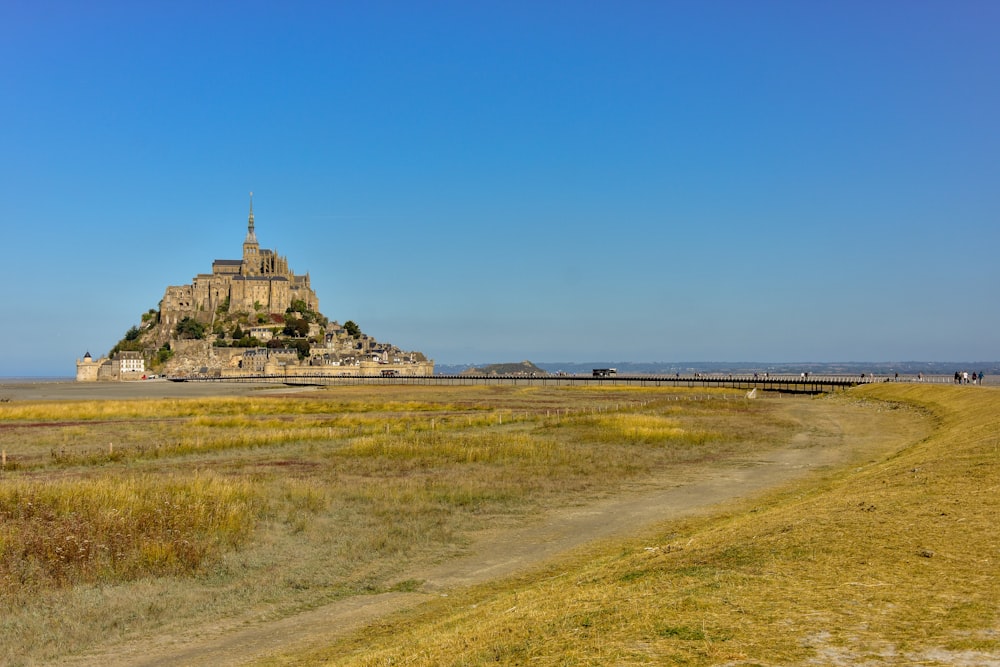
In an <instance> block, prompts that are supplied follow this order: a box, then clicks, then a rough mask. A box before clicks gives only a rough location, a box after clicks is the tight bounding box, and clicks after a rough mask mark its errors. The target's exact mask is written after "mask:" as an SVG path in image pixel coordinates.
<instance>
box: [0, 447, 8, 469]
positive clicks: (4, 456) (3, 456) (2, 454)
mask: <svg viewBox="0 0 1000 667" xmlns="http://www.w3.org/2000/svg"><path fill="white" fill-rule="evenodd" d="M0 461H2V462H3V463H2V465H3V467H4V468H6V467H7V450H6V449H5V450H3V452H0Z"/></svg>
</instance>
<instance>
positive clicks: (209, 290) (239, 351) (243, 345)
mask: <svg viewBox="0 0 1000 667" xmlns="http://www.w3.org/2000/svg"><path fill="white" fill-rule="evenodd" d="M147 368H148V369H151V372H154V373H157V374H160V373H162V374H165V375H167V376H171V377H215V378H220V379H221V378H228V377H231V378H234V379H235V378H240V377H248V376H260V375H266V376H268V377H275V378H280V377H303V376H310V377H328V376H345V375H347V376H352V375H354V376H356V375H376V376H382V377H394V376H415V375H432V374H433V373H434V362H433V361H428V360H427V359H426V358H425V357H424V355H423V354H421V353H420V352H404V351H402V350H400V349H399V348H397V347H396V346H394V345H390V344H388V343H380V342H378V341H377V340H375V339H374V338H372V337H371V336H368V335H366V334H363V333H362V332H361V331H360V329H359V328H358V327H357V325H356V324H354V323H353V322H347V323H346V324H345V325H344V326H341V325H340V324H338V323H337V322H330V321H329V320H327V318H325V317H323V316H322V314H320V312H319V299H318V298H317V296H316V292H314V291H313V289H312V286H311V284H310V281H309V274H308V273H306V274H305V275H296V274H295V273H293V272H292V271H291V269H289V267H288V260H287V259H286V258H284V257H282V256H281V255H279V254H278V253H277V252H275V251H274V250H266V249H261V247H260V244H259V243H258V242H257V234H256V232H255V230H254V218H253V193H252V192H251V193H250V215H249V217H248V220H247V235H246V238H245V239H244V241H243V258H242V259H216V260H215V261H214V262H213V263H212V272H211V273H202V274H198V275H197V276H195V277H194V280H193V281H192V282H191V284H189V285H172V286H169V287H167V288H166V291H165V293H164V295H163V299H162V300H161V301H160V308H159V310H158V311H157V310H152V309H151V310H150V311H149V312H148V313H145V314H144V315H143V316H142V324H141V326H140V327H133V328H132V329H130V330H129V332H128V333H127V334H126V336H125V338H124V339H123V340H122V341H120V342H119V343H118V345H116V346H115V348H114V349H112V351H111V353H110V354H109V356H108V357H102V358H100V359H94V358H93V357H91V355H90V353H89V352H88V353H87V354H86V355H85V356H84V358H83V359H82V360H77V362H76V369H77V372H76V379H77V380H78V381H82V382H93V381H100V380H118V381H120V380H139V379H144V378H146V377H148V374H147V373H146V370H147Z"/></svg>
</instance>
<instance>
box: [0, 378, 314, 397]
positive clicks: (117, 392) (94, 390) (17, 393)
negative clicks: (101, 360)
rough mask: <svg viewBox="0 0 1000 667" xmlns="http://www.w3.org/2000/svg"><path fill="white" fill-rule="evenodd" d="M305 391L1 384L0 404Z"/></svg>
mask: <svg viewBox="0 0 1000 667" xmlns="http://www.w3.org/2000/svg"><path fill="white" fill-rule="evenodd" d="M307 389H308V388H303V387H294V388H291V387H287V386H285V385H283V384H273V385H272V384H260V383H246V382H171V381H170V380H160V379H157V380H137V381H135V382H73V381H66V382H46V381H38V382H30V381H26V382H5V383H0V400H5V401H60V400H65V401H97V400H100V401H106V400H128V399H130V398H135V399H150V398H205V397H207V396H247V395H264V394H269V393H272V394H273V393H281V392H283V391H295V392H296V393H301V392H302V391H305V390H307Z"/></svg>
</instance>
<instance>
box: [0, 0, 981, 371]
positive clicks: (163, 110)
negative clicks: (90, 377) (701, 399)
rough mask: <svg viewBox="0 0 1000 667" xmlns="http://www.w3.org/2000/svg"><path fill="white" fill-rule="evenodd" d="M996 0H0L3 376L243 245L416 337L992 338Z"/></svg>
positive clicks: (329, 308) (444, 344)
mask: <svg viewBox="0 0 1000 667" xmlns="http://www.w3.org/2000/svg"><path fill="white" fill-rule="evenodd" d="M997 25H1000V4H997V3H991V2H985V1H983V2H957V3H955V2H951V3H945V2H920V1H917V2H837V3H812V2H799V1H797V0H796V1H789V2H767V1H760V2H745V1H732V2H728V1H723V0H715V1H712V0H708V1H698V2H669V1H657V2H587V1H581V2H560V1H553V2H541V3H539V2H517V1H514V2H511V1H504V2H490V1H484V2H329V3H326V2H323V3H321V2H316V3H312V2H293V3H277V2H215V3H200V2H183V1H181V2H87V3H78V2H46V1H44V0H43V1H40V2H39V1H35V0H32V1H31V2H21V1H18V0H14V1H10V0H8V1H7V2H5V3H3V4H2V5H0V225H2V227H0V229H2V230H3V243H4V246H3V247H4V249H5V252H4V253H3V254H4V264H3V266H4V270H3V275H4V277H5V278H6V280H5V289H4V291H3V296H2V299H3V301H2V303H3V313H4V315H3V321H4V324H5V326H3V327H0V376H11V375H70V374H72V373H73V372H74V366H73V364H74V361H75V359H76V358H78V357H80V356H82V355H83V353H84V352H85V351H88V350H89V351H90V352H91V353H92V354H94V355H95V356H96V355H99V354H103V353H106V352H107V351H108V349H110V348H111V347H112V346H113V345H114V344H115V342H116V341H117V340H118V339H119V338H120V337H121V336H122V335H123V334H124V332H125V331H126V330H127V329H128V328H129V327H130V326H131V325H133V324H136V323H138V321H139V316H140V314H141V313H143V312H145V311H146V310H148V309H149V308H155V307H156V306H157V304H158V302H159V300H160V299H161V298H162V296H163V291H164V288H165V287H166V286H167V285H182V284H186V283H190V282H191V279H192V278H193V277H194V276H195V275H196V274H197V273H203V272H208V271H210V270H211V263H212V261H213V260H214V259H217V258H223V259H234V258H239V257H240V254H241V243H242V240H243V237H244V235H245V233H246V218H247V207H248V192H249V191H251V190H252V191H254V213H255V221H256V231H257V237H258V239H259V240H260V243H261V245H262V247H265V248H273V249H276V250H277V251H278V252H279V253H281V254H283V255H285V256H287V257H288V260H289V263H290V265H291V267H292V269H293V270H295V271H296V272H297V273H305V272H307V271H308V272H309V274H310V276H311V278H312V282H313V287H314V288H315V289H316V291H317V293H318V295H319V297H320V304H321V309H322V311H323V313H324V314H325V315H327V316H328V317H330V318H331V319H334V320H339V321H340V322H344V321H346V320H348V319H351V320H354V321H356V322H357V323H358V324H360V325H361V327H362V329H363V330H364V331H365V332H367V333H369V334H372V335H374V336H375V337H376V338H378V339H379V340H384V341H389V342H392V343H395V344H396V345H399V346H400V347H402V348H404V349H415V350H421V351H423V352H425V353H426V354H428V356H430V357H432V358H434V359H435V360H437V361H438V362H440V363H465V362H488V361H517V360H522V359H530V360H533V361H539V362H544V361H581V362H584V361H597V360H607V361H694V360H706V361H737V360H740V361H746V360H749V361H762V362H765V361H848V360H853V361H866V360H868V361H876V360H928V361H930V360H995V359H998V358H1000V352H998V349H997V344H996V341H997V332H998V331H1000V314H998V309H997V299H996V292H997V287H998V285H1000V275H998V272H1000V269H998V267H1000V263H998V262H997V261H996V256H995V249H996V248H997V242H998V240H1000V239H998V236H1000V225H998V220H997V217H998V216H997V214H998V211H1000V187H998V184H1000V132H998V125H997V123H998V121H997V118H1000V51H998V49H997V46H996V26H997Z"/></svg>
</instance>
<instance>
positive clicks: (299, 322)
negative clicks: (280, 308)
mask: <svg viewBox="0 0 1000 667" xmlns="http://www.w3.org/2000/svg"><path fill="white" fill-rule="evenodd" d="M282 333H283V334H284V335H286V336H295V337H296V338H302V337H304V336H308V335H309V322H307V321H306V320H304V319H299V318H298V317H291V316H290V315H286V316H285V328H284V329H283V330H282Z"/></svg>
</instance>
